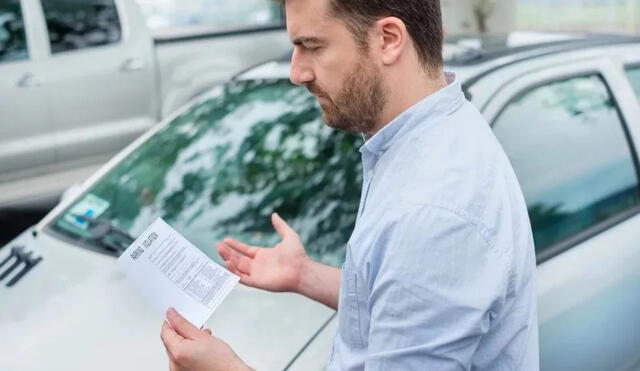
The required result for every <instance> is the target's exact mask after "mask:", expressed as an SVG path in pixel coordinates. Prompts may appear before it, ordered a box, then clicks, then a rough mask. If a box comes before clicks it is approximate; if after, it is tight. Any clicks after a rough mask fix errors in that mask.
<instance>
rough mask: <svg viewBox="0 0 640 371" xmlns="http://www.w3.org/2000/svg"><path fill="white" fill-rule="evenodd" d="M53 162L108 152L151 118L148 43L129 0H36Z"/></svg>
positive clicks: (148, 124) (142, 24) (125, 141)
mask: <svg viewBox="0 0 640 371" xmlns="http://www.w3.org/2000/svg"><path fill="white" fill-rule="evenodd" d="M38 3H39V5H40V6H41V13H42V16H43V17H44V19H45V22H46V28H47V34H48V39H49V50H50V53H49V57H48V58H47V59H46V61H45V62H44V68H45V70H46V74H47V80H48V89H49V93H50V97H51V98H50V101H51V120H52V123H53V125H54V126H55V129H56V133H57V134H56V143H57V159H58V161H60V162H68V161H87V160H88V159H91V156H96V155H103V154H107V155H110V154H112V153H113V152H115V151H117V150H119V149H121V148H122V147H124V146H125V145H126V144H127V143H129V142H130V141H131V140H132V139H133V138H135V137H137V136H138V135H139V134H140V133H142V132H143V131H144V130H146V129H147V128H148V127H150V126H151V125H152V124H153V123H154V122H155V118H154V116H155V108H154V106H153V97H154V93H153V92H154V86H153V84H154V80H153V79H154V77H153V60H152V57H153V54H152V43H151V39H150V37H149V36H148V33H147V32H146V30H145V28H144V23H143V20H142V19H141V17H139V18H136V17H135V15H136V14H135V9H134V4H131V3H132V2H131V1H121V2H120V1H119V2H115V0H89V1H81V0H42V1H40V2H38Z"/></svg>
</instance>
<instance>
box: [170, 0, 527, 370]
mask: <svg viewBox="0 0 640 371" xmlns="http://www.w3.org/2000/svg"><path fill="white" fill-rule="evenodd" d="M285 5H286V14H287V27H288V31H289V34H290V36H291V39H292V40H293V44H294V48H295V49H294V54H293V58H292V61H291V63H292V65H291V80H292V81H293V82H294V83H296V84H301V85H305V86H307V88H308V89H309V90H310V91H311V92H312V93H313V94H314V95H315V96H316V97H317V98H318V100H319V103H320V105H321V107H322V110H323V115H324V119H325V121H326V123H327V124H328V125H329V126H331V127H333V128H336V129H341V130H348V131H353V132H361V133H363V134H364V135H365V138H366V139H367V141H366V143H365V145H364V146H363V147H362V148H361V150H360V151H361V152H362V160H363V165H364V166H363V169H364V184H363V190H362V198H361V203H360V209H359V212H358V217H357V222H356V227H355V230H354V231H353V234H352V236H351V238H350V240H349V244H348V246H347V254H346V255H347V256H346V262H345V264H344V266H343V268H342V270H340V269H337V268H332V267H329V266H325V265H322V264H319V263H316V262H313V261H312V260H310V259H309V258H308V257H307V255H306V254H305V250H304V247H303V246H302V243H301V241H300V238H299V236H298V235H297V234H296V232H295V231H294V230H293V229H291V228H290V227H289V226H288V225H287V224H286V223H285V221H284V220H282V219H281V218H280V217H279V216H278V215H276V214H274V215H273V216H272V222H273V225H274V227H275V229H276V230H277V232H278V233H279V234H280V236H281V237H282V241H281V242H280V243H279V244H277V245H276V246H275V247H274V248H271V249H262V248H258V247H253V246H248V245H246V244H243V243H242V242H239V241H236V240H233V239H226V240H225V241H224V242H221V243H219V244H218V251H219V253H220V255H221V256H222V257H223V258H224V260H225V261H226V264H227V267H228V269H229V270H230V271H232V272H233V273H235V274H238V275H239V276H240V277H241V282H242V283H244V284H246V285H249V286H253V287H257V288H261V289H265V290H270V291H290V292H297V293H300V294H302V295H305V296H307V297H309V298H311V299H313V300H317V301H319V302H321V303H324V304H326V305H327V306H329V307H331V308H334V309H337V310H338V319H339V321H338V322H339V325H338V333H337V334H336V337H335V339H334V344H333V350H332V354H331V355H330V356H329V355H328V357H329V361H328V362H329V363H328V368H329V369H331V370H362V369H367V370H369V369H371V370H526V371H528V370H538V368H539V366H538V330H537V322H536V290H535V279H534V276H535V257H534V248H533V240H532V235H531V228H530V224H529V220H528V216H527V210H526V206H525V203H524V200H523V197H522V194H521V191H520V188H519V185H518V182H517V180H516V177H515V175H514V173H513V170H512V168H511V166H510V164H509V161H508V160H507V158H506V156H505V154H504V152H503V151H502V149H501V147H500V145H499V144H498V142H497V141H496V139H495V137H494V136H493V133H492V132H491V129H490V128H489V126H488V125H487V123H486V122H485V120H484V119H483V118H482V116H481V115H480V113H478V111H477V110H476V109H475V108H474V107H473V106H472V105H471V104H470V103H469V102H468V101H466V99H465V98H464V95H463V93H462V91H461V87H460V84H459V83H458V82H456V81H454V76H453V75H451V74H445V73H444V72H443V63H442V57H441V49H442V21H441V14H440V4H439V1H438V0H402V1H401V0H398V1H388V0H286V4H285ZM310 242H312V241H310ZM162 339H163V341H164V344H165V346H166V348H167V351H168V353H169V358H170V362H171V369H172V370H227V369H248V366H246V365H245V364H244V363H243V362H242V361H241V360H240V358H239V357H238V356H237V355H236V354H235V353H234V352H233V351H232V350H231V349H230V348H229V346H227V345H226V344H225V343H224V342H222V341H221V340H219V339H217V338H215V337H214V336H211V335H210V334H209V333H208V332H205V331H201V330H199V329H197V328H195V327H193V326H192V325H190V324H189V323H187V322H186V321H185V320H184V319H183V318H182V317H180V316H179V315H178V314H177V313H175V312H174V311H170V312H169V313H168V322H166V323H165V324H164V325H163V329H162Z"/></svg>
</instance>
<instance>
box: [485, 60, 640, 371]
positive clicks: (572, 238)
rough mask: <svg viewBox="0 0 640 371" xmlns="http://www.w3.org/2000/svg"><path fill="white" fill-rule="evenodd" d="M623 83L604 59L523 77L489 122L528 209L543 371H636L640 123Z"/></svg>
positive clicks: (500, 98)
mask: <svg viewBox="0 0 640 371" xmlns="http://www.w3.org/2000/svg"><path fill="white" fill-rule="evenodd" d="M621 75H622V74H621V70H620V69H619V68H617V66H616V65H614V64H613V63H611V62H608V61H607V60H606V59H602V60H599V59H593V60H582V61H572V62H571V63H563V64H561V65H556V66H554V67H549V68H544V69H542V70H535V71H524V72H523V73H522V74H521V75H520V76H521V77H519V78H516V79H515V80H512V81H511V82H510V83H508V84H507V85H505V86H503V87H502V88H501V89H500V90H499V91H498V93H497V94H496V95H495V96H494V97H493V99H492V100H491V101H490V102H489V103H488V105H487V106H486V109H485V112H484V113H485V115H486V116H487V118H488V119H489V121H490V122H491V123H492V125H493V129H494V132H495V134H496V136H497V137H498V139H499V140H500V142H501V143H502V145H503V147H504V149H505V151H506V152H507V155H508V156H509V158H510V160H511V162H512V164H513V167H514V169H515V171H516V174H517V175H518V179H519V181H520V183H521V186H522V189H523V192H524V195H525V199H526V201H527V206H528V209H529V215H530V219H531V223H532V227H533V232H534V239H535V242H536V253H537V257H538V263H539V266H538V299H539V303H538V305H539V326H540V357H541V369H543V370H594V371H595V370H626V369H631V368H633V367H637V366H638V361H639V357H638V356H639V355H638V349H640V321H638V318H637V314H638V313H640V244H638V241H639V240H640V215H639V213H640V187H639V184H640V182H639V175H638V159H637V151H636V146H635V141H634V137H633V134H632V132H631V131H630V130H629V126H628V125H629V124H632V123H633V124H634V125H637V122H638V121H637V116H636V114H637V112H628V111H625V110H622V109H621V107H626V106H627V105H628V99H629V97H632V96H633V95H632V93H631V92H630V91H629V90H630V89H629V85H628V84H627V85H624V84H622V85H620V84H618V82H619V81H621ZM622 77H623V76H622Z"/></svg>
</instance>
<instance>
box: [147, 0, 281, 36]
mask: <svg viewBox="0 0 640 371" xmlns="http://www.w3.org/2000/svg"><path fill="white" fill-rule="evenodd" d="M139 4H140V7H141V8H142V11H143V13H144V14H145V15H146V17H147V23H148V25H149V27H150V28H151V29H152V30H162V31H165V30H166V31H180V30H190V29H193V30H195V31H198V32H205V33H206V32H210V33H216V32H233V31H242V30H247V29H255V28H260V27H265V26H283V25H284V15H283V12H282V6H281V5H279V4H278V3H277V2H276V1H273V0H241V1H238V0H210V1H202V0H169V1H162V2H159V1H157V0H139Z"/></svg>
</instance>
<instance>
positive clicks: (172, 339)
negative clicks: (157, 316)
mask: <svg viewBox="0 0 640 371" xmlns="http://www.w3.org/2000/svg"><path fill="white" fill-rule="evenodd" d="M160 339H162V343H163V344H164V347H165V348H166V350H167V353H168V354H169V358H171V355H172V354H173V352H174V351H175V350H176V348H177V347H178V346H179V345H180V344H181V343H182V341H183V340H184V337H182V336H180V334H178V333H177V332H176V331H175V330H174V329H173V328H172V327H171V325H170V324H169V323H168V322H167V321H164V323H163V324H162V330H161V331H160Z"/></svg>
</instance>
